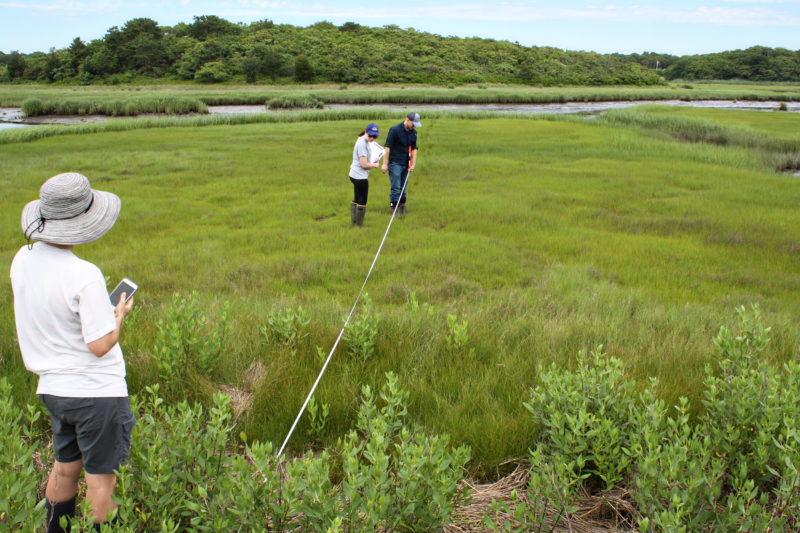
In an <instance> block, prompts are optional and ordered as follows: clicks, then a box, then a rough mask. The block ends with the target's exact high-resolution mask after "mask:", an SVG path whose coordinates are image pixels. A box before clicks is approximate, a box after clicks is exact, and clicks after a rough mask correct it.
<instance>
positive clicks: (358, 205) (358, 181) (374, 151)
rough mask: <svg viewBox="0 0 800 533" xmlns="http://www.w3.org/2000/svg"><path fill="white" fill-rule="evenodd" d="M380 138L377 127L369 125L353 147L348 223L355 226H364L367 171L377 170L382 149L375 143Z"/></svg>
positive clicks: (367, 187)
mask: <svg viewBox="0 0 800 533" xmlns="http://www.w3.org/2000/svg"><path fill="white" fill-rule="evenodd" d="M379 136H380V133H379V132H378V126H377V124H375V123H372V122H371V123H369V124H368V125H367V127H366V128H364V131H362V132H361V134H360V135H359V136H358V140H356V144H355V146H354V147H353V163H352V164H351V165H350V181H351V182H352V183H353V201H352V202H351V203H350V221H351V222H352V223H353V225H355V226H362V225H364V215H365V213H366V211H367V196H368V195H369V171H370V169H373V168H378V167H379V166H380V163H379V162H378V161H379V160H380V156H381V155H382V154H383V148H382V147H381V146H380V145H378V144H377V143H375V139H377V138H378V137H379Z"/></svg>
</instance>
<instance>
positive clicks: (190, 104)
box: [22, 96, 208, 117]
mask: <svg viewBox="0 0 800 533" xmlns="http://www.w3.org/2000/svg"><path fill="white" fill-rule="evenodd" d="M22 112H23V114H24V115H25V116H27V117H35V116H42V115H72V116H80V115H108V116H114V117H120V116H125V117H132V116H136V115H142V114H145V113H163V114H167V115H185V114H189V113H208V106H207V105H206V104H204V103H203V102H201V101H200V100H197V99H195V98H188V97H180V96H134V97H130V98H125V99H121V98H114V99H111V98H98V99H89V98H80V99H74V100H73V99H65V100H41V99H39V98H29V99H27V100H25V101H24V102H23V104H22Z"/></svg>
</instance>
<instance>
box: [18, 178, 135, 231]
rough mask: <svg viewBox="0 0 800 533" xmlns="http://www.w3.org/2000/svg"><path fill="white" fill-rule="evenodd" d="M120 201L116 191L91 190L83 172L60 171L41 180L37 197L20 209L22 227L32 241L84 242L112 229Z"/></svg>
mask: <svg viewBox="0 0 800 533" xmlns="http://www.w3.org/2000/svg"><path fill="white" fill-rule="evenodd" d="M120 204H121V202H120V199H119V197H118V196H117V195H116V194H114V193H110V192H104V191H96V190H93V189H92V188H91V186H90V185H89V180H88V179H87V178H86V176H84V175H82V174H78V173H77V172H67V173H64V174H59V175H57V176H53V177H52V178H50V179H49V180H47V181H46V182H44V185H42V188H41V189H39V199H38V200H34V201H32V202H29V203H28V205H26V206H25V208H24V209H23V210H22V231H23V232H24V233H25V238H26V239H30V240H33V241H43V242H49V243H53V244H67V245H69V244H86V243H88V242H92V241H95V240H97V239H99V238H100V237H102V236H103V235H104V234H105V233H106V232H107V231H108V230H110V229H111V227H112V226H113V225H114V222H116V220H117V215H119V209H120Z"/></svg>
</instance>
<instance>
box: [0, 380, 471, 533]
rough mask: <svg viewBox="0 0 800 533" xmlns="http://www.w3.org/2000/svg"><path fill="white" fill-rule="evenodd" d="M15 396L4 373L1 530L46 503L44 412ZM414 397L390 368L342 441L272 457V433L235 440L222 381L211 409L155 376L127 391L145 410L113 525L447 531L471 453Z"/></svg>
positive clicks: (74, 527)
mask: <svg viewBox="0 0 800 533" xmlns="http://www.w3.org/2000/svg"><path fill="white" fill-rule="evenodd" d="M9 398H10V394H9V385H8V382H7V380H5V379H2V380H0V422H1V423H3V424H5V428H6V430H5V431H4V432H3V434H2V436H0V444H2V448H0V466H2V469H0V490H2V491H3V492H2V493H3V494H4V495H9V497H8V498H2V499H0V531H11V530H14V531H16V530H26V531H32V530H34V529H36V528H37V527H38V526H39V525H40V524H41V523H43V521H44V518H45V516H44V502H43V501H39V502H38V503H37V502H36V498H33V497H31V496H32V495H33V494H36V487H37V485H38V484H39V483H40V482H41V480H42V475H43V474H42V472H41V471H38V470H37V469H36V468H35V467H34V463H33V461H31V456H32V455H35V454H37V453H40V452H41V450H42V449H43V448H45V447H47V446H49V442H47V441H46V440H45V439H41V438H39V436H38V435H36V434H34V433H32V432H31V430H30V429H29V428H30V427H31V425H32V424H33V422H35V421H36V419H37V417H38V412H37V411H35V410H34V409H33V408H32V407H28V409H27V411H25V410H22V409H19V408H18V407H16V406H14V405H13V404H12V403H11V400H10V399H9ZM407 401H408V393H407V392H404V391H402V390H401V389H400V388H399V386H398V379H397V376H395V375H393V374H387V375H386V382H385V385H384V386H383V387H382V389H381V391H380V394H379V398H376V397H375V396H374V394H373V392H372V391H371V390H370V388H369V387H364V388H363V390H362V399H361V407H360V409H359V411H358V422H357V424H356V427H355V429H353V430H352V432H351V433H350V434H349V435H348V436H347V437H346V438H345V439H344V441H340V443H339V445H337V446H336V447H335V448H332V449H326V450H322V451H320V452H318V453H313V452H311V451H309V452H308V453H306V454H304V455H302V456H299V457H295V458H289V459H286V458H278V457H276V455H275V453H274V449H273V446H272V444H271V443H259V442H253V443H247V442H244V443H242V444H239V445H237V443H236V442H235V441H234V438H233V429H234V424H233V423H232V413H231V408H230V398H229V397H228V396H226V395H225V394H223V393H221V392H217V393H216V394H215V395H214V397H213V402H212V404H211V406H210V408H209V409H204V407H203V406H202V405H200V404H199V403H195V404H191V405H190V404H189V403H188V402H186V401H183V402H180V403H177V404H174V405H170V404H168V403H167V402H166V401H165V400H164V399H163V398H162V397H161V395H160V390H159V386H158V385H154V386H152V387H148V388H147V389H146V392H145V393H144V394H143V395H141V396H134V397H132V398H131V403H132V408H133V411H134V412H135V413H137V414H138V418H139V420H138V423H137V425H136V426H135V428H134V431H133V437H132V445H131V452H130V456H129V457H128V459H127V461H126V463H125V464H124V465H123V466H122V467H121V468H120V469H119V474H118V476H117V482H118V488H117V491H116V493H117V496H116V497H115V500H116V501H117V503H118V504H119V507H118V509H117V510H116V511H115V513H116V515H117V518H118V523H117V524H116V525H115V526H114V527H113V530H114V531H117V532H125V533H133V532H141V531H163V532H179V531H198V532H202V531H208V532H213V531H274V532H283V531H297V530H301V531H314V532H322V533H326V532H328V531H331V532H333V531H341V530H342V529H346V530H348V531H374V530H377V529H383V530H392V531H433V530H441V528H442V527H443V526H444V525H446V524H447V523H449V522H450V520H451V515H452V513H453V510H454V509H455V507H456V506H457V505H458V504H460V503H462V502H463V501H464V499H465V498H466V496H467V495H466V493H465V492H464V491H463V490H462V489H461V488H460V487H459V482H460V481H461V479H462V477H463V467H464V465H465V464H466V462H467V461H468V460H469V456H470V452H469V449H468V448H466V447H457V448H453V447H451V446H450V445H449V439H448V438H447V437H446V436H428V435H426V434H425V433H424V432H423V431H422V430H421V429H420V428H419V427H417V426H413V427H411V426H409V425H408V424H407V422H406V420H405V416H406V405H405V404H406V402H407ZM242 438H243V437H242ZM334 473H335V474H334ZM337 480H340V481H337ZM81 500H82V501H81V504H80V505H79V509H78V513H77V516H76V517H75V518H74V519H73V520H72V523H71V524H70V525H68V528H67V530H69V531H74V532H75V533H78V532H80V531H86V530H91V528H92V526H91V523H90V521H91V516H90V514H89V512H88V511H89V508H88V502H87V500H86V499H85V498H82V497H81ZM104 529H106V530H109V531H110V530H112V528H110V527H108V526H104Z"/></svg>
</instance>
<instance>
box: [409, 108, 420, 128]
mask: <svg viewBox="0 0 800 533" xmlns="http://www.w3.org/2000/svg"><path fill="white" fill-rule="evenodd" d="M407 118H408V120H410V121H411V122H413V123H414V127H415V128H419V127H421V126H422V122H420V121H419V113H414V112H413V111H412V112H411V113H409V114H408V117H407Z"/></svg>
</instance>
